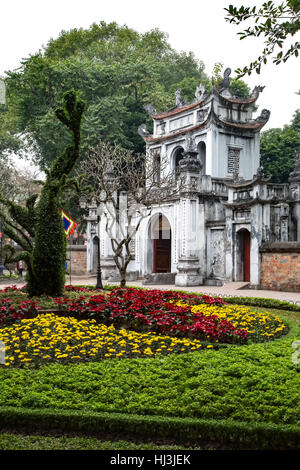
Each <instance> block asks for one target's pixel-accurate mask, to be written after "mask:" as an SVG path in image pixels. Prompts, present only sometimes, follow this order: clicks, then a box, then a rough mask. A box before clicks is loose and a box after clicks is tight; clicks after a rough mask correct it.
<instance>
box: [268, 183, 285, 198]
mask: <svg viewBox="0 0 300 470" xmlns="http://www.w3.org/2000/svg"><path fill="white" fill-rule="evenodd" d="M288 192H289V190H288V185H287V184H275V183H274V184H267V198H268V199H272V198H273V197H275V198H277V199H286V198H287V197H288Z"/></svg>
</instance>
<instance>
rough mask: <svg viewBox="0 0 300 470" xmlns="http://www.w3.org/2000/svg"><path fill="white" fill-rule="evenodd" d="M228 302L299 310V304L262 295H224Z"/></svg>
mask: <svg viewBox="0 0 300 470" xmlns="http://www.w3.org/2000/svg"><path fill="white" fill-rule="evenodd" d="M224 300H225V302H226V303H228V304H238V305H250V306H255V307H266V308H276V309H279V310H291V311H294V312H300V305H297V304H293V303H291V302H285V301H283V300H277V299H265V298H263V297H235V296H232V297H224Z"/></svg>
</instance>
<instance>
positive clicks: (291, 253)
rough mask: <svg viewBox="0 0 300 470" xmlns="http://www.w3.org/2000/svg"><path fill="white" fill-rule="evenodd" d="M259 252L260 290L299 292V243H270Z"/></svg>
mask: <svg viewBox="0 0 300 470" xmlns="http://www.w3.org/2000/svg"><path fill="white" fill-rule="evenodd" d="M260 252H261V270H260V273H261V283H260V287H261V288H262V289H270V290H279V291H280V290H281V291H287V292H300V243H299V242H286V243H271V244H269V245H263V246H262V247H261V249H260Z"/></svg>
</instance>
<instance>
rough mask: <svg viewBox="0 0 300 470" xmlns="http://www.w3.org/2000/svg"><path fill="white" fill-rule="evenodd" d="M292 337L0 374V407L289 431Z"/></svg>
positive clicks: (294, 411)
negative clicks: (225, 422) (256, 425)
mask: <svg viewBox="0 0 300 470" xmlns="http://www.w3.org/2000/svg"><path fill="white" fill-rule="evenodd" d="M298 334H299V326H298V328H296V327H295V328H294V329H292V331H291V333H290V335H289V337H287V338H285V339H280V340H275V341H273V342H271V343H268V344H252V345H247V346H239V347H236V346H229V347H227V348H224V349H220V350H218V351H212V350H203V351H201V352H195V353H188V354H180V355H177V354H171V355H169V356H164V357H162V356H161V357H157V358H154V359H150V358H146V359H134V360H133V359H122V360H119V359H113V360H106V361H103V362H101V363H96V362H94V363H90V364H76V365H70V366H63V365H58V364H56V365H51V366H45V367H41V368H40V369H38V370H36V369H31V368H24V369H16V368H2V369H0V379H1V383H5V387H3V388H1V390H0V405H1V408H2V407H4V406H13V407H23V408H39V409H41V408H49V409H60V410H82V411H85V412H109V413H113V412H119V413H128V414H138V415H140V416H141V415H152V416H161V417H165V418H168V417H177V418H180V417H181V418H197V419H199V418H200V419H208V420H209V419H216V420H230V421H231V422H232V421H235V422H247V423H249V424H251V423H269V424H271V423H272V424H278V425H281V424H284V425H287V424H291V425H296V426H298V428H299V424H300V422H299V411H300V410H299V403H300V396H299V393H300V391H299V377H298V372H297V366H295V365H294V364H293V362H292V353H293V352H294V350H293V348H292V343H293V339H296V338H297V336H298Z"/></svg>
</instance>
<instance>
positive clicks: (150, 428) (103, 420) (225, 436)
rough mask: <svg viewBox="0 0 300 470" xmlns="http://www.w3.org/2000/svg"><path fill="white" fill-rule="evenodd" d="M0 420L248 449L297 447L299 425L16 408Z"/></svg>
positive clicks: (0, 413)
mask: <svg viewBox="0 0 300 470" xmlns="http://www.w3.org/2000/svg"><path fill="white" fill-rule="evenodd" d="M0 422H1V425H2V427H9V428H15V429H18V428H22V427H26V430H27V432H36V431H40V432H41V431H50V430H57V429H59V430H60V431H63V432H76V433H84V434H85V435H91V436H92V435H97V434H103V433H110V434H117V435H118V436H120V435H124V436H126V438H130V437H135V438H137V437H138V438H142V439H149V438H150V439H154V440H157V439H160V438H163V439H172V440H176V441H178V442H190V443H191V442H195V443H198V444H199V443H201V442H212V443H214V442H217V443H218V444H223V445H231V446H233V447H235V446H238V447H239V448H243V447H244V448H250V449H276V450H278V449H299V448H300V444H299V443H300V427H299V426H292V425H275V424H265V423H263V424H261V423H243V422H239V423H238V422H235V421H229V420H228V421H221V420H220V421H217V420H212V419H211V420H208V419H207V420H205V419H191V418H169V417H162V416H138V415H128V414H121V413H87V412H82V411H70V410H68V411H62V410H47V409H40V410H30V409H28V410H24V409H18V408H0Z"/></svg>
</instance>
